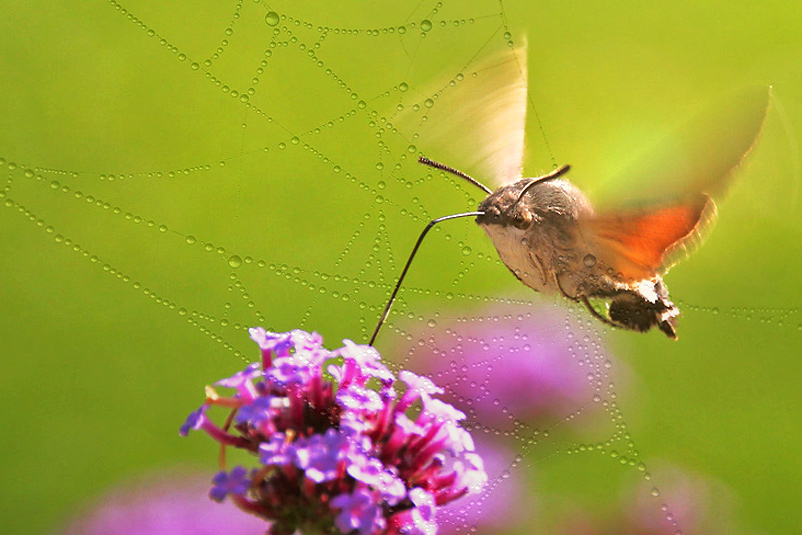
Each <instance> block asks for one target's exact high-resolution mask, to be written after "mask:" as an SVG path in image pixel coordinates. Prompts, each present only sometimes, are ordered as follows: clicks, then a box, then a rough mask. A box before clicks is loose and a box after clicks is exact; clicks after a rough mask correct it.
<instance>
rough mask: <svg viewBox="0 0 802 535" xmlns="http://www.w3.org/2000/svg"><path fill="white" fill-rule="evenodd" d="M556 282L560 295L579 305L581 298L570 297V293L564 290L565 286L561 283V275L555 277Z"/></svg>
mask: <svg viewBox="0 0 802 535" xmlns="http://www.w3.org/2000/svg"><path fill="white" fill-rule="evenodd" d="M554 280H556V281H557V288H559V289H560V293H561V294H563V297H565V298H566V299H570V300H571V301H573V302H574V303H578V302H579V298H578V297H577V296H575V295H568V293H567V292H566V291H565V290H564V289H563V285H562V283H561V282H560V275H559V274H558V275H555V276H554Z"/></svg>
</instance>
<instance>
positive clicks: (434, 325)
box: [426, 319, 437, 329]
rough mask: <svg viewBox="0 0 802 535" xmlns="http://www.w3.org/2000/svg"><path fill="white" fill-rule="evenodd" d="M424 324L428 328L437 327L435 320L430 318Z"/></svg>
mask: <svg viewBox="0 0 802 535" xmlns="http://www.w3.org/2000/svg"><path fill="white" fill-rule="evenodd" d="M426 325H428V326H429V328H430V329H434V328H435V327H437V322H436V321H435V320H433V319H430V320H429V321H427V322H426Z"/></svg>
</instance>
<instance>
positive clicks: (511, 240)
mask: <svg viewBox="0 0 802 535" xmlns="http://www.w3.org/2000/svg"><path fill="white" fill-rule="evenodd" d="M537 180H538V179H534V178H525V179H522V180H518V181H517V182H514V183H512V184H509V185H506V186H502V187H500V188H498V189H497V190H496V191H494V192H493V193H491V194H490V195H488V196H487V198H486V199H485V200H484V201H483V202H482V203H481V204H480V205H479V208H478V210H479V212H482V215H479V216H477V218H476V223H477V224H478V225H479V226H480V227H482V229H484V231H485V232H486V233H487V235H488V237H489V238H490V240H491V241H492V242H493V245H494V246H495V248H496V250H497V251H498V254H499V257H500V258H501V261H502V262H503V263H504V265H506V266H507V268H508V269H509V270H510V271H511V272H512V273H513V275H515V277H516V278H518V280H520V281H521V282H522V283H524V284H525V285H526V286H528V287H530V288H532V289H533V290H535V291H537V292H541V293H544V294H554V293H559V294H562V295H563V296H565V297H567V298H568V299H571V300H572V301H577V302H583V303H584V304H586V305H587V306H588V307H590V305H589V303H588V299H590V298H601V299H609V300H610V305H609V307H610V308H609V319H608V318H605V317H603V316H601V315H599V317H600V318H601V319H603V320H604V321H607V322H609V323H612V324H614V325H616V326H618V327H622V328H626V329H631V330H636V331H648V330H649V329H651V328H652V327H654V326H657V327H659V328H660V329H661V330H662V331H663V332H664V333H665V334H666V335H668V336H669V337H671V338H675V337H676V332H675V328H674V322H675V318H676V316H677V315H678V314H679V310H678V309H677V308H676V306H674V304H673V303H672V302H671V301H669V300H668V290H667V288H666V286H665V284H664V283H663V281H662V278H661V277H660V275H659V274H658V273H656V272H650V273H648V274H646V275H644V276H639V275H635V276H631V275H626V274H624V273H622V272H621V271H620V270H618V269H617V266H618V265H619V264H622V259H621V258H619V257H618V256H617V255H616V254H615V252H614V250H613V249H611V248H610V247H605V244H604V243H603V242H602V241H599V240H598V239H597V236H596V234H595V229H596V227H595V226H594V222H595V221H596V217H595V212H594V210H593V207H592V205H591V204H590V202H589V201H588V200H587V198H586V197H585V195H584V194H583V193H582V192H581V191H580V190H579V188H577V187H576V186H574V185H573V184H571V183H570V182H569V181H567V180H559V179H553V180H545V181H541V182H538V183H535V184H532V182H533V181H537Z"/></svg>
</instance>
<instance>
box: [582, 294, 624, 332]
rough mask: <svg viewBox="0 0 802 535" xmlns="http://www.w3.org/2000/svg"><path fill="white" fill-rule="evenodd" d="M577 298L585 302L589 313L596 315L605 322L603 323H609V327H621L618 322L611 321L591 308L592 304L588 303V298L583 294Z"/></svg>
mask: <svg viewBox="0 0 802 535" xmlns="http://www.w3.org/2000/svg"><path fill="white" fill-rule="evenodd" d="M579 299H581V301H582V302H583V303H584V304H585V307H586V308H587V309H588V311H589V312H590V313H591V314H593V315H594V316H596V317H597V318H598V319H599V320H600V321H601V322H602V323H605V324H607V325H609V326H610V327H618V328H620V327H621V325H619V324H617V323H615V322H613V321H612V320H610V319H609V318H605V317H604V316H602V315H601V314H599V312H598V311H597V310H596V309H595V308H593V305H592V304H591V303H590V300H588V298H587V296H584V295H583V296H582V297H580V298H579Z"/></svg>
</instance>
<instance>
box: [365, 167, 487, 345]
mask: <svg viewBox="0 0 802 535" xmlns="http://www.w3.org/2000/svg"><path fill="white" fill-rule="evenodd" d="M432 163H435V162H432ZM480 215H484V212H465V213H463V214H454V215H447V216H443V217H438V218H437V219H435V220H433V221H431V222H430V223H429V224H428V225H426V228H425V229H423V232H421V234H420V237H419V238H418V241H417V242H416V243H415V247H413V248H412V252H411V253H410V255H409V259H408V260H407V264H406V265H405V266H404V270H403V271H402V272H401V276H400V277H398V282H396V283H395V289H393V293H392V295H391V296H390V300H389V301H387V306H386V307H384V312H382V315H381V318H379V323H378V324H377V325H376V330H374V331H373V336H371V337H370V342H368V345H371V346H372V345H373V342H374V341H376V336H378V334H379V329H381V327H382V325H383V324H384V322H385V320H386V319H387V316H388V315H389V314H390V307H392V306H393V302H394V301H395V296H396V295H397V294H398V290H399V289H400V288H401V282H403V280H404V277H405V276H406V274H407V271H408V270H409V266H410V264H412V259H413V258H415V253H417V252H418V248H419V247H420V244H421V242H423V238H425V237H426V234H427V233H428V232H429V230H430V229H431V228H432V227H433V226H435V225H436V224H438V223H442V222H443V221H448V220H449V219H457V218H458V217H471V216H480Z"/></svg>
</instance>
